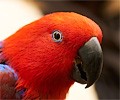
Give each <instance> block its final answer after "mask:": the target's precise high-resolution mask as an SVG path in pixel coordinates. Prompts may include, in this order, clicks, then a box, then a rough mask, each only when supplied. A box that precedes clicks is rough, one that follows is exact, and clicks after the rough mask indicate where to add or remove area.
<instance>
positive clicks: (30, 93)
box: [16, 79, 74, 99]
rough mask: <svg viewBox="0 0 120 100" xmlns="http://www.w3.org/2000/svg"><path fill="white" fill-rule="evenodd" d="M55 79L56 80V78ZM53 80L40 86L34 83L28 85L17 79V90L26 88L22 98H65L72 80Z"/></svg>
mask: <svg viewBox="0 0 120 100" xmlns="http://www.w3.org/2000/svg"><path fill="white" fill-rule="evenodd" d="M56 81H57V80H56ZM58 82H59V83H56V82H53V84H49V83H48V84H47V83H45V84H42V85H41V86H40V85H38V84H35V86H34V87H32V86H30V84H26V82H25V81H23V80H20V79H19V80H18V82H17V83H18V85H17V87H16V88H17V90H18V91H20V90H22V89H26V91H25V93H24V95H23V96H24V97H23V98H24V99H34V98H37V99H41V98H42V99H65V98H66V94H67V93H68V91H69V88H70V86H71V85H72V84H73V83H74V82H73V81H68V82H67V81H65V82H63V83H61V82H60V81H58ZM54 83H55V84H54Z"/></svg>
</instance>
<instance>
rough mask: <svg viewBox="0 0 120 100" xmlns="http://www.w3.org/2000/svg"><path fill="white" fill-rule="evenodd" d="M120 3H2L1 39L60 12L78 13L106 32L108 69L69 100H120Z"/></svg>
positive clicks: (9, 0) (23, 0) (72, 0)
mask: <svg viewBox="0 0 120 100" xmlns="http://www.w3.org/2000/svg"><path fill="white" fill-rule="evenodd" d="M119 4H120V1H119V0H100V1H99V0H94V1H90V0H85V1H79V0H78V1H75V0H66V1H63V0H62V1H57V0H56V1H55V0H44V1H43V0H0V40H4V39H5V38H6V37H8V36H10V35H11V34H13V33H14V32H15V31H17V30H18V29H19V28H20V27H22V26H24V25H25V24H28V23H30V22H32V21H34V20H36V19H39V18H40V17H42V16H44V15H46V14H49V13H52V12H58V11H69V12H76V13H79V14H82V15H85V16H87V17H89V18H91V19H92V20H94V21H95V22H96V23H97V24H98V25H99V26H100V27H101V29H102V31H103V36H104V37H103V43H102V49H103V53H104V64H103V65H104V66H103V71H102V75H101V77H100V79H99V80H98V81H97V82H96V84H95V85H93V86H92V87H90V88H89V89H85V86H84V85H80V84H78V83H75V84H74V85H73V86H72V87H71V88H70V91H69V93H68V95H67V100H99V99H103V100H108V99H114V100H115V99H116V100H117V99H120V98H119V89H120V88H119V82H120V78H119V67H120V66H119V64H120V63H119V38H120V37H119V34H120V33H119V32H120V31H119V27H120V26H119V23H120V21H119V18H120V16H119V15H120V5H119Z"/></svg>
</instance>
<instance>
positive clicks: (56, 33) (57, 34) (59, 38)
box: [52, 30, 63, 42]
mask: <svg viewBox="0 0 120 100" xmlns="http://www.w3.org/2000/svg"><path fill="white" fill-rule="evenodd" d="M52 39H53V40H54V41H55V42H62V40H63V36H62V32H60V31H59V30H55V31H53V32H52Z"/></svg>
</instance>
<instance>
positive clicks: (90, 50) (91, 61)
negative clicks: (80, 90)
mask: <svg viewBox="0 0 120 100" xmlns="http://www.w3.org/2000/svg"><path fill="white" fill-rule="evenodd" d="M102 66H103V54H102V49H101V46H100V43H99V41H98V39H97V38H96V37H93V38H91V39H90V40H89V41H88V42H87V43H85V45H84V46H83V47H81V48H80V50H79V51H78V56H77V57H76V59H75V67H74V69H73V73H72V78H73V79H74V80H75V81H76V82H78V83H81V84H87V86H86V87H85V88H88V87H90V86H91V85H92V84H93V83H94V82H95V81H96V80H97V79H98V78H99V76H100V74H101V71H102Z"/></svg>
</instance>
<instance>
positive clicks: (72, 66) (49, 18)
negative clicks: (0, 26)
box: [0, 12, 103, 99]
mask: <svg viewBox="0 0 120 100" xmlns="http://www.w3.org/2000/svg"><path fill="white" fill-rule="evenodd" d="M101 42H102V31H101V29H100V28H99V26H98V25H97V24H96V23H95V22H94V21H92V20H91V19H89V18H87V17H85V16H83V15H80V14H77V13H74V12H56V13H52V14H48V15H45V16H44V17H42V18H40V19H39V20H37V21H35V22H32V23H30V24H28V25H26V26H24V27H22V28H21V29H20V30H18V31H17V32H16V33H15V34H13V35H12V36H10V37H8V38H7V39H5V40H4V41H1V42H0V81H1V82H0V83H1V84H0V93H1V96H0V98H1V99H18V98H19V99H65V97H66V94H67V92H68V90H69V88H70V86H71V85H72V84H73V83H74V82H75V81H76V82H78V83H81V84H87V86H86V88H87V87H90V86H91V85H92V84H93V83H94V82H95V81H96V80H97V79H98V77H99V76H100V73H101V70H102V63H103V54H102V49H101V46H100V44H101Z"/></svg>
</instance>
